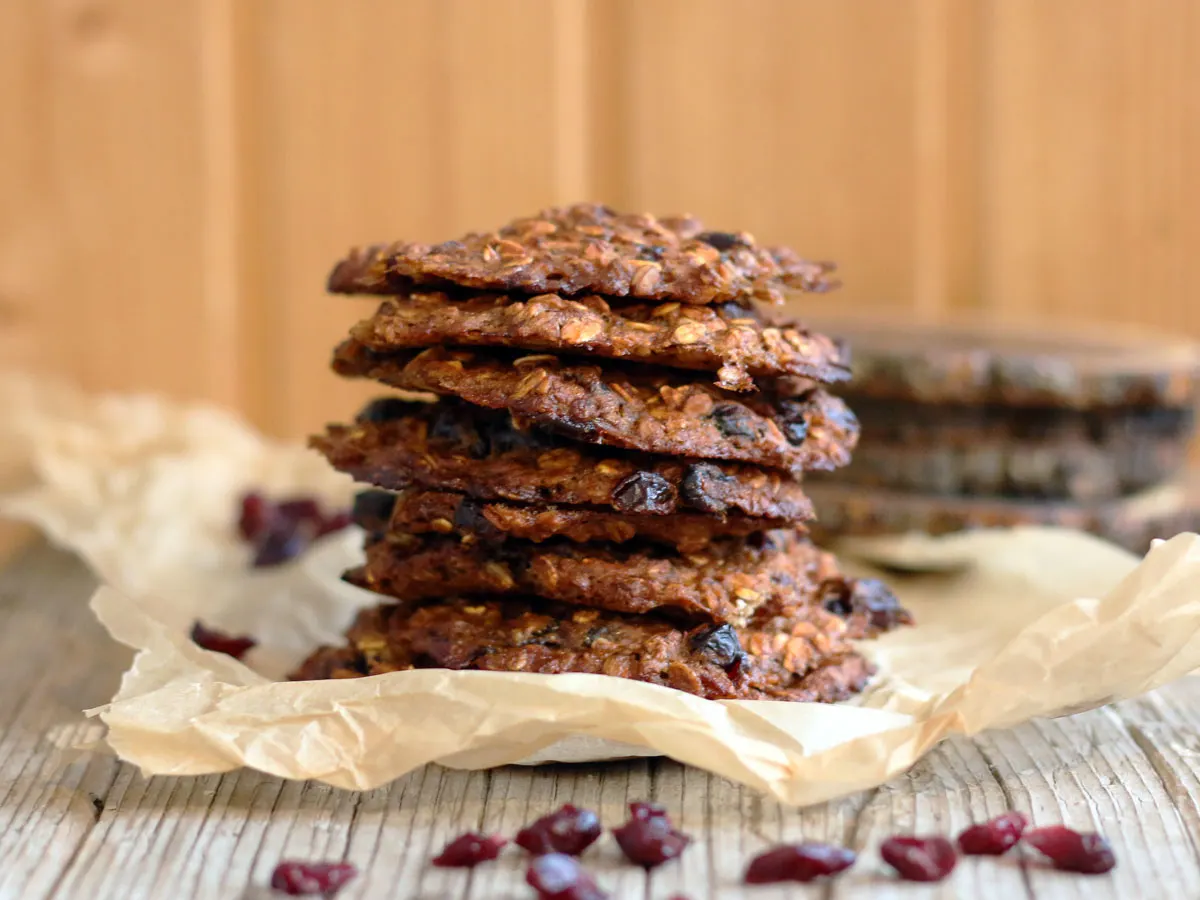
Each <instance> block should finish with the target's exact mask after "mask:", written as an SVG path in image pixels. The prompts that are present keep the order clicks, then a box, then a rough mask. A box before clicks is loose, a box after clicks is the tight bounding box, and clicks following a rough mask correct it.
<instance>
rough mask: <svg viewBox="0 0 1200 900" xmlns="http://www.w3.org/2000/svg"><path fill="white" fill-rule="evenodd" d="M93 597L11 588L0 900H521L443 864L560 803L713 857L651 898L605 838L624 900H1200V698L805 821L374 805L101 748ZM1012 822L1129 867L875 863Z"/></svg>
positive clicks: (33, 577) (959, 755)
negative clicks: (293, 889)
mask: <svg viewBox="0 0 1200 900" xmlns="http://www.w3.org/2000/svg"><path fill="white" fill-rule="evenodd" d="M91 589H92V581H91V578H90V577H89V576H88V575H87V573H86V572H85V571H84V570H83V569H82V567H81V566H80V565H79V564H78V563H77V562H75V561H74V560H73V559H72V558H70V557H68V556H66V555H64V554H62V553H59V552H57V551H54V550H50V549H48V548H46V547H38V548H36V549H34V550H32V551H31V552H29V553H27V554H26V555H24V556H22V557H21V558H20V559H19V560H18V561H17V562H16V563H15V564H13V565H11V566H10V567H8V568H7V569H5V570H3V571H2V572H0V658H3V659H4V661H5V662H4V674H5V690H4V691H0V898H3V900H42V898H58V900H63V898H85V900H110V898H111V900H158V898H171V900H202V898H203V900H210V898H211V900H228V898H265V897H267V896H274V895H271V894H270V893H269V892H268V891H267V890H266V889H265V887H264V885H266V883H267V882H268V880H269V878H270V873H271V870H272V868H273V867H274V866H275V864H276V863H277V862H278V861H279V860H281V859H284V858H301V859H317V858H321V859H337V860H340V859H348V860H350V861H351V862H353V863H355V864H356V865H357V866H358V867H360V869H361V870H362V875H361V876H360V878H359V879H357V880H356V881H355V882H353V883H352V884H351V886H350V887H349V888H348V889H347V890H346V891H345V892H344V893H343V894H341V895H339V896H341V897H346V898H349V900H355V898H365V897H389V898H391V897H394V898H404V900H408V898H420V900H435V898H436V900H468V898H470V900H521V898H530V897H531V895H532V892H531V891H530V889H529V888H528V887H527V886H526V885H525V884H524V880H523V879H524V865H523V863H524V858H523V855H522V854H521V853H520V852H519V851H516V850H515V849H513V848H509V849H508V850H506V851H505V852H504V853H503V854H502V855H501V857H500V859H499V860H498V861H497V862H496V863H493V864H488V865H487V866H486V867H481V868H479V869H476V870H475V871H474V872H473V873H467V872H463V871H453V870H450V871H447V870H439V869H435V868H433V867H431V866H429V864H428V861H429V859H430V858H431V857H432V856H433V855H434V854H435V853H436V852H437V851H438V850H440V848H441V846H442V845H443V844H444V843H445V842H446V841H448V840H449V839H450V838H452V837H454V836H456V835H457V834H459V833H460V832H462V831H464V830H467V829H483V830H484V831H489V832H491V831H498V832H502V833H504V834H507V835H509V836H512V835H513V834H514V833H515V832H516V830H517V829H518V828H519V827H520V826H522V825H524V824H525V823H527V822H529V821H531V820H532V819H534V818H536V817H537V816H539V815H542V814H544V813H546V812H549V811H550V810H551V809H554V808H556V807H557V806H558V805H560V804H562V803H564V802H573V803H576V804H579V805H583V806H587V807H590V808H593V809H596V810H597V811H598V812H599V813H600V815H601V818H602V820H603V821H604V822H605V823H606V824H609V825H612V824H616V823H619V822H621V821H623V819H624V815H625V805H626V803H627V802H628V801H630V800H636V799H647V798H650V799H653V800H656V801H658V802H660V803H663V804H665V805H666V806H667V807H668V808H669V809H670V811H671V813H672V815H673V816H674V817H675V818H676V819H677V821H678V822H679V824H680V826H681V827H682V828H683V829H684V830H685V831H687V832H689V833H690V834H692V835H693V837H694V839H695V843H694V844H693V845H692V846H691V847H690V848H689V849H688V850H687V851H686V852H685V853H684V855H683V857H682V859H681V860H680V861H679V862H677V863H670V864H668V865H666V866H663V867H662V868H661V869H658V870H657V871H655V872H653V873H652V874H650V875H646V874H643V872H642V871H641V870H640V869H636V868H633V867H631V866H628V865H625V864H623V863H622V858H621V856H620V854H619V851H618V850H617V848H616V845H615V844H614V842H613V841H612V839H611V838H610V837H607V836H606V837H604V838H602V839H601V840H600V841H599V842H598V843H597V844H596V846H595V847H593V848H591V849H590V850H589V851H588V852H587V854H586V855H585V857H584V859H585V861H586V863H587V865H588V867H589V869H591V870H592V871H593V872H594V873H595V875H596V877H597V879H598V880H599V881H600V883H601V884H602V885H603V887H605V888H606V889H608V890H609V891H610V892H611V893H612V896H613V897H614V898H617V900H625V898H642V900H667V898H669V897H672V896H675V895H678V894H682V895H684V896H687V897H690V898H692V900H723V898H746V900H777V898H784V897H813V898H816V897H821V898H867V897H870V898H896V900H907V898H934V897H936V898H953V897H964V898H975V900H992V898H994V900H1012V898H1020V897H1027V898H1040V900H1059V898H1064V900H1065V898H1086V900H1102V898H1122V900H1124V898H1129V897H1193V896H1197V895H1200V857H1198V855H1197V843H1196V842H1197V840H1198V839H1200V805H1198V803H1200V740H1198V739H1197V737H1196V735H1197V733H1198V730H1200V680H1197V679H1195V678H1190V679H1185V680H1184V681H1181V682H1179V683H1177V684H1175V685H1172V686H1169V687H1167V688H1165V689H1163V690H1160V691H1158V692H1156V693H1155V694H1153V695H1149V696H1147V697H1144V698H1141V699H1138V700H1133V701H1128V702H1124V703H1121V704H1119V705H1117V706H1115V707H1110V708H1105V709H1100V710H1095V711H1092V712H1088V713H1083V714H1081V715H1078V716H1074V717H1071V718H1067V719H1059V720H1053V721H1041V722H1036V723H1032V724H1028V725H1024V726H1021V727H1019V728H1016V729H1013V730H1010V731H1003V732H995V733H988V734H985V735H982V736H980V737H978V738H975V739H972V740H966V739H961V740H952V741H948V742H946V743H944V744H942V745H941V746H940V747H938V748H937V749H936V750H935V751H934V752H932V753H931V754H929V755H928V756H927V757H926V758H925V759H924V760H922V761H921V762H920V763H919V764H918V765H917V766H915V767H914V768H913V769H912V770H911V771H910V772H909V773H908V774H907V775H905V776H903V777H900V778H897V779H895V780H894V781H892V782H890V783H888V784H886V785H883V786H882V787H880V788H878V789H877V790H874V791H870V792H867V793H864V794H860V795H856V796H852V797H848V798H845V799H843V800H839V801H836V802H832V803H828V804H824V805H821V806H817V807H812V808H809V809H803V810H797V809H791V808H787V807H783V806H780V805H779V804H777V803H774V802H771V801H767V800H765V799H763V797H762V796H761V795H759V794H756V793H754V792H752V791H749V790H744V789H742V788H740V787H738V786H737V785H734V784H732V783H730V782H727V781H724V780H722V779H720V778H715V777H712V776H709V775H707V774H705V773H703V772H700V771H698V770H695V769H689V768H686V767H683V766H680V765H678V764H676V763H673V762H670V761H668V760H643V761H638V762H612V763H604V764H597V765H576V766H546V767H537V768H522V767H508V768H500V769H495V770H491V771H486V772H460V771H453V770H448V769H443V768H439V767H437V766H429V767H427V768H424V769H421V770H419V771H416V772H413V773H411V774H410V775H408V776H406V777H404V778H401V779H399V780H397V781H396V782H394V783H393V784H391V785H389V786H387V787H385V788H380V789H378V790H374V791H368V792H364V793H355V792H351V791H340V790H334V789H331V788H328V787H325V786H323V785H320V784H315V783H301V782H285V781H281V780H279V779H275V778H269V777H266V776H263V775H259V774H256V773H254V772H250V771H239V772H235V773H231V774H229V775H224V776H210V777H203V778H166V777H154V778H149V779H147V778H143V777H142V776H141V775H139V774H138V773H137V771H135V770H134V769H133V768H132V767H130V766H126V765H122V764H120V763H117V762H116V761H115V760H114V759H113V758H112V757H111V756H109V755H107V754H106V753H104V752H102V751H100V750H98V749H87V750H79V749H70V748H72V747H73V746H78V745H86V744H88V743H89V742H92V741H94V740H95V738H96V737H97V736H98V729H97V727H96V726H95V724H94V723H91V722H89V721H87V720H85V719H84V718H83V716H82V715H81V714H80V710H81V709H83V708H85V707H90V706H93V705H96V704H99V703H102V702H104V701H105V700H106V699H107V698H108V697H109V696H111V693H112V692H113V691H114V690H115V688H116V686H117V682H118V680H119V677H120V673H121V671H122V670H123V669H124V667H125V666H126V665H127V664H128V662H129V652H128V651H127V650H125V649H124V648H122V647H120V646H118V645H116V644H114V643H113V642H112V641H111V640H109V639H108V637H107V636H106V635H105V634H104V633H103V631H102V630H101V628H100V626H99V625H98V624H97V623H96V622H95V621H94V620H93V618H92V617H91V615H90V613H88V611H87V609H86V602H87V598H88V596H89V594H90V591H91ZM1009 808H1016V809H1019V810H1022V811H1024V812H1026V813H1027V814H1029V815H1031V816H1032V818H1033V820H1034V822H1035V823H1036V824H1053V823H1059V822H1065V823H1066V824H1068V825H1072V826H1074V827H1077V828H1080V829H1089V830H1099V831H1101V832H1103V833H1104V834H1105V835H1106V836H1107V837H1108V838H1109V839H1110V840H1111V841H1112V843H1113V845H1114V849H1115V851H1116V854H1117V859H1118V864H1117V868H1116V869H1115V870H1114V871H1113V872H1112V873H1111V874H1109V875H1106V876H1101V877H1083V876H1078V875H1070V874H1067V873H1062V872H1056V871H1054V870H1052V869H1048V868H1046V867H1045V866H1043V865H1041V864H1039V863H1037V862H1036V861H1035V860H1033V859H1032V858H1021V857H1019V856H1016V855H1013V856H1010V857H1005V858H1003V859H999V860H996V859H987V858H977V859H972V858H967V859H964V860H963V861H962V862H961V863H960V864H959V866H958V868H957V869H956V870H955V872H954V874H953V875H952V876H951V878H950V879H949V880H947V881H946V882H943V883H942V884H940V885H934V886H920V885H913V884H909V883H901V882H897V881H895V880H894V879H893V878H892V877H891V876H890V875H889V874H887V872H886V871H885V867H884V866H883V864H882V863H881V862H880V861H879V857H878V849H877V848H878V845H879V843H880V842H881V841H882V840H883V839H884V838H886V837H887V836H889V835H891V834H894V833H897V832H913V831H915V832H922V833H925V832H928V833H943V834H945V833H950V832H955V831H957V830H958V829H960V828H962V827H964V826H966V825H967V824H969V823H971V822H974V821H979V820H982V819H984V818H986V817H989V816H992V815H996V814H998V813H1000V812H1002V811H1004V810H1006V809H1009ZM802 838H805V839H812V840H826V841H834V842H838V843H844V844H848V845H850V846H852V847H854V848H855V849H857V850H858V851H859V853H860V860H859V863H858V865H857V866H856V867H855V868H854V869H853V870H852V871H851V872H850V873H849V874H847V875H846V876H845V877H843V878H841V879H839V880H837V881H835V882H832V883H830V884H826V885H819V886H811V887H807V888H805V887H800V886H791V887H783V888H773V887H746V886H744V885H742V884H740V879H741V874H742V872H743V870H744V867H745V865H746V862H747V861H748V859H749V858H750V857H751V856H753V855H754V854H756V853H757V852H759V851H761V850H763V849H765V848H767V847H769V846H771V845H773V844H775V843H777V842H781V841H794V840H799V839H802Z"/></svg>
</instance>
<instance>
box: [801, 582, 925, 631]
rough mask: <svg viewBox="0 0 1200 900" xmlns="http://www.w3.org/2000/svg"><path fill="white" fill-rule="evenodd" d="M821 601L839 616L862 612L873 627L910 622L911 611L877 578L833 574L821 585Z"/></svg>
mask: <svg viewBox="0 0 1200 900" xmlns="http://www.w3.org/2000/svg"><path fill="white" fill-rule="evenodd" d="M821 605H822V606H823V607H824V608H825V609H827V610H828V611H829V612H831V613H833V614H834V615H836V616H841V617H842V618H847V617H848V616H851V615H856V614H857V615H862V616H863V617H864V618H866V620H867V623H868V624H869V625H870V626H871V627H872V628H878V629H879V630H880V631H888V630H890V629H892V628H895V627H896V626H897V625H907V624H910V623H911V622H912V614H911V613H910V612H909V611H908V610H906V609H905V608H904V607H902V606H901V605H900V601H899V600H898V599H897V597H896V595H895V594H893V593H892V591H891V588H889V587H888V586H887V585H886V584H884V583H883V582H882V581H880V580H878V579H877V578H833V579H830V580H828V581H825V582H823V583H822V585H821Z"/></svg>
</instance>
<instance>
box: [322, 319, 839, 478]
mask: <svg viewBox="0 0 1200 900" xmlns="http://www.w3.org/2000/svg"><path fill="white" fill-rule="evenodd" d="M334 370H335V371H337V372H338V373H339V374H341V375H346V376H351V377H365V378H372V379H375V380H377V381H381V382H383V383H384V384H388V385H391V386H393V387H397V388H401V389H404V390H411V391H429V392H432V393H436V394H449V395H453V396H457V397H459V398H461V399H463V400H465V401H467V402H468V403H470V404H472V405H475V406H482V407H487V408H491V409H507V410H508V411H509V412H510V413H512V414H513V415H514V416H519V417H522V418H524V419H527V420H528V421H529V422H530V423H531V424H536V425H538V426H540V427H542V428H545V429H549V430H552V431H554V432H557V433H559V434H561V435H563V436H565V437H569V438H571V439H573V440H576V441H583V442H587V443H596V444H604V445H606V446H610V447H622V448H625V449H629V450H640V451H644V452H647V453H655V454H662V455H667V456H684V457H690V458H696V459H722V460H737V461H741V462H749V463H754V464H756V465H762V466H768V467H771V468H779V469H784V470H786V471H789V472H791V473H793V474H799V473H801V472H804V471H806V470H830V469H835V468H838V467H840V466H843V465H845V464H846V463H847V462H849V460H850V454H851V451H852V450H853V449H854V446H855V443H856V442H857V440H858V421H857V420H856V419H855V418H854V415H853V414H852V413H851V412H850V411H849V410H848V409H847V408H846V405H845V404H844V403H842V401H841V400H839V399H837V398H836V397H833V396H831V395H830V394H828V393H826V392H825V391H823V390H821V389H819V388H813V387H811V385H810V384H809V383H807V382H799V381H789V380H787V379H780V380H779V381H777V382H776V389H777V391H778V393H777V394H774V395H765V394H754V395H737V394H730V393H728V392H725V391H721V390H719V389H717V388H714V387H712V386H711V385H707V384H701V383H690V384H689V383H683V384H680V383H679V379H678V378H677V377H676V376H677V373H670V372H663V371H661V370H653V369H650V368H649V367H637V366H631V367H627V368H623V367H613V368H609V367H605V368H602V367H600V366H594V365H587V364H567V363H566V362H564V361H563V360H560V359H559V358H557V357H554V356H550V355H547V354H535V355H529V356H517V357H513V356H512V355H511V354H509V355H503V354H500V353H499V352H488V353H482V352H474V351H467V350H446V349H444V348H441V347H433V348H430V349H428V350H423V351H421V352H420V353H416V354H403V353H401V354H378V353H376V352H374V351H372V350H370V349H369V348H367V347H365V346H363V345H362V344H361V343H359V342H358V341H355V340H354V339H350V340H347V341H345V342H344V343H343V344H341V346H339V347H338V349H337V352H336V353H335V355H334ZM792 385H795V387H792ZM787 393H794V396H786V395H785V394H787Z"/></svg>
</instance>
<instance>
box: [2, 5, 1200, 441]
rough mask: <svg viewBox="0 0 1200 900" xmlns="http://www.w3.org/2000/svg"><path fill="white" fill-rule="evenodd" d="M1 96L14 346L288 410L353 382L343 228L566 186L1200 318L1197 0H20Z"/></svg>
mask: <svg viewBox="0 0 1200 900" xmlns="http://www.w3.org/2000/svg"><path fill="white" fill-rule="evenodd" d="M0 103H2V104H3V110H4V119H5V127H4V139H3V141H0V196H2V197H3V202H2V203H0V366H10V365H15V366H19V367H34V368H39V369H44V370H48V371H54V372H57V373H61V374H64V375H67V376H68V377H70V378H72V379H74V380H76V381H78V382H80V383H81V384H83V385H84V386H86V387H88V388H94V389H122V390H126V389H142V388H148V389H153V390H160V391H165V392H168V393H170V394H172V395H176V396H180V397H203V398H208V399H212V400H216V401H218V402H221V403H226V404H229V405H232V406H234V407H237V408H239V409H241V410H243V411H245V412H246V413H247V414H248V415H249V416H251V417H252V418H253V420H254V421H256V422H257V423H258V424H260V425H261V426H263V427H265V428H267V429H268V430H270V431H272V432H274V433H279V434H288V435H299V434H302V433H304V432H306V431H308V430H310V429H312V428H314V427H316V426H318V425H319V424H321V423H322V422H324V421H326V420H327V419H333V418H339V417H342V416H344V415H346V414H347V413H348V411H349V409H350V408H351V407H352V406H353V404H354V403H355V402H357V400H358V398H360V397H362V396H363V395H364V387H363V386H362V385H357V384H345V383H339V382H338V380H337V379H335V378H334V377H333V376H332V375H331V374H329V373H328V372H327V370H326V359H327V356H328V353H329V350H330V348H331V347H332V345H333V343H334V342H335V340H336V339H337V338H338V336H339V335H340V333H341V332H342V330H343V329H344V328H345V327H346V326H347V325H348V324H349V323H350V322H351V321H352V320H353V319H354V318H356V317H357V316H358V315H359V314H360V313H361V312H363V311H364V310H365V309H366V305H365V304H366V303H369V302H370V301H357V300H352V299H345V298H327V297H325V296H324V295H323V292H322V287H323V281H324V276H325V274H326V272H327V270H328V268H329V266H330V264H331V263H332V261H333V260H334V259H335V258H336V257H337V256H338V255H339V254H340V253H342V252H343V251H344V250H345V248H346V247H347V246H348V245H350V244H352V243H355V242H361V241H367V240H376V239H392V238H400V237H409V238H416V239H434V240H436V239H442V238H444V237H448V236H451V235H453V234H455V233H457V232H460V231H462V230H465V229H469V228H476V227H487V226H489V225H494V224H498V223H499V222H500V221H503V220H505V219H506V218H508V217H509V216H510V215H512V214H517V213H522V212H526V211H532V210H536V209H538V208H539V207H541V206H544V205H547V204H551V203H557V202H570V201H572V200H576V199H598V200H603V201H606V202H610V203H613V204H616V205H620V206H624V207H629V208H636V209H643V208H644V209H650V210H654V211H658V212H677V211H681V210H687V211H691V212H694V213H696V214H699V215H701V216H702V217H704V218H706V219H708V220H710V221H711V222H712V223H713V225H714V226H715V227H734V228H746V229H747V230H750V231H752V232H754V233H755V234H757V235H758V236H759V237H760V238H762V239H767V240H770V241H773V242H781V243H789V244H792V245H794V246H796V247H797V248H799V249H801V250H802V251H803V252H805V253H808V254H811V255H814V256H820V257H828V258H832V259H836V260H838V261H839V263H840V264H841V266H842V269H843V272H844V276H845V279H846V284H847V286H846V288H845V290H844V292H843V294H842V298H841V299H842V300H843V301H844V302H846V303H856V304H857V303H868V302H869V303H871V304H873V305H886V306H890V307H893V308H898V309H902V310H910V311H912V312H913V314H914V315H919V316H934V315H937V314H938V313H939V312H941V311H944V310H949V309H954V308H970V307H976V308H980V309H984V310H987V311H989V312H990V313H992V314H995V315H997V316H1000V317H1008V316H1021V317H1027V316H1029V315H1042V314H1055V315H1058V316H1063V315H1066V316H1072V317H1076V318H1079V319H1099V320H1104V321H1111V322H1132V323H1139V324H1145V325H1152V326H1158V327H1161V328H1166V329H1169V330H1171V331H1174V332H1178V333H1190V334H1193V335H1196V336H1200V304H1197V303H1196V302H1195V294H1196V293H1197V289H1198V287H1200V254H1198V253H1197V252H1196V251H1197V248H1198V247H1200V243H1198V242H1200V175H1198V174H1197V170H1196V166H1195V165H1194V164H1193V160H1194V159H1196V158H1200V6H1198V5H1197V4H1196V3H1195V2H1193V0H1054V2H1045V0H752V2H746V3H737V4H733V3H728V2H722V0H566V2H564V0H508V2H505V3H489V2H485V0H304V2H302V3H297V2H286V0H253V2H239V0H176V2H172V3H162V2H159V0H57V2H54V3H42V2H38V0H12V2H8V3H4V4H0Z"/></svg>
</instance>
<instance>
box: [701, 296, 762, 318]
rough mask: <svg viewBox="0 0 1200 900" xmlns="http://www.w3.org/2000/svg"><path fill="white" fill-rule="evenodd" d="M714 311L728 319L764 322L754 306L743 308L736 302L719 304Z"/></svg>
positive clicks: (730, 301) (728, 301) (729, 301)
mask: <svg viewBox="0 0 1200 900" xmlns="http://www.w3.org/2000/svg"><path fill="white" fill-rule="evenodd" d="M713 309H715V310H716V311H717V312H718V313H720V314H721V316H722V317H723V318H726V319H753V320H754V321H756V322H761V321H762V313H760V312H759V311H758V310H757V309H755V308H754V307H753V306H743V305H742V304H740V303H738V302H736V301H734V300H726V301H725V302H724V303H718V304H716V305H715V306H714V307H713Z"/></svg>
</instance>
